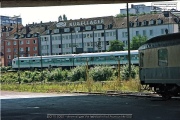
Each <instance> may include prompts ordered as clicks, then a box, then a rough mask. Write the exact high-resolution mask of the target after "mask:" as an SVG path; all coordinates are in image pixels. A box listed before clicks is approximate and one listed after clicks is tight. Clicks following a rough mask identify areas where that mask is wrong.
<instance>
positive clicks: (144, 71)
mask: <svg viewBox="0 0 180 120" xmlns="http://www.w3.org/2000/svg"><path fill="white" fill-rule="evenodd" d="M139 69H140V70H139V76H140V81H141V84H142V85H148V86H149V87H150V88H154V90H155V92H157V93H158V94H161V95H162V97H163V98H164V99H169V98H171V97H172V96H179V94H180V33H173V34H167V35H161V36H157V37H154V38H151V39H150V40H148V41H147V42H146V43H145V44H144V45H142V46H141V47H140V48H139Z"/></svg>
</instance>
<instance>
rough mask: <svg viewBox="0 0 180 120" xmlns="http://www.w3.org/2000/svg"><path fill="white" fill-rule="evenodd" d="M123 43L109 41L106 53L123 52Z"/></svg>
mask: <svg viewBox="0 0 180 120" xmlns="http://www.w3.org/2000/svg"><path fill="white" fill-rule="evenodd" d="M123 47H124V43H123V42H121V41H119V40H113V41H110V46H109V50H108V51H122V50H124V48H123Z"/></svg>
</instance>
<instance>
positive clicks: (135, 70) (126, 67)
mask: <svg viewBox="0 0 180 120" xmlns="http://www.w3.org/2000/svg"><path fill="white" fill-rule="evenodd" d="M121 69H122V70H121V72H120V73H121V78H122V80H128V79H129V77H131V78H133V79H134V78H135V77H136V75H137V74H138V68H137V67H135V66H134V65H131V75H129V65H128V64H126V65H123V66H122V67H121Z"/></svg>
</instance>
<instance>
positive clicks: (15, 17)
mask: <svg viewBox="0 0 180 120" xmlns="http://www.w3.org/2000/svg"><path fill="white" fill-rule="evenodd" d="M19 17H20V15H19V16H14V17H12V19H16V24H17V29H16V33H17V41H18V44H17V45H18V82H19V84H20V83H21V81H20V63H19V35H18V18H19Z"/></svg>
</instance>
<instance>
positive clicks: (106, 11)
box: [0, 1, 180, 25]
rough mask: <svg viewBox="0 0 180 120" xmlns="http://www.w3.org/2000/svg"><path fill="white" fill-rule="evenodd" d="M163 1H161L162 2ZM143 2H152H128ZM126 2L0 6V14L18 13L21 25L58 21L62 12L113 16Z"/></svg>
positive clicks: (179, 6)
mask: <svg viewBox="0 0 180 120" xmlns="http://www.w3.org/2000/svg"><path fill="white" fill-rule="evenodd" d="M175 2H177V9H178V10H180V1H175ZM162 3H163V2H162ZM131 4H135V5H137V4H145V5H147V6H151V4H152V2H143V3H129V8H130V6H131ZM125 8H126V3H120V4H99V5H98V4H95V5H71V6H46V7H19V8H0V15H4V16H14V15H20V16H21V18H22V23H23V25H26V24H32V23H33V22H35V23H40V22H41V21H42V22H49V21H58V17H59V16H60V15H61V16H63V14H65V15H66V16H67V19H68V20H69V19H73V20H74V19H80V18H92V17H103V16H111V15H112V16H115V15H117V14H119V13H120V9H125Z"/></svg>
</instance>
